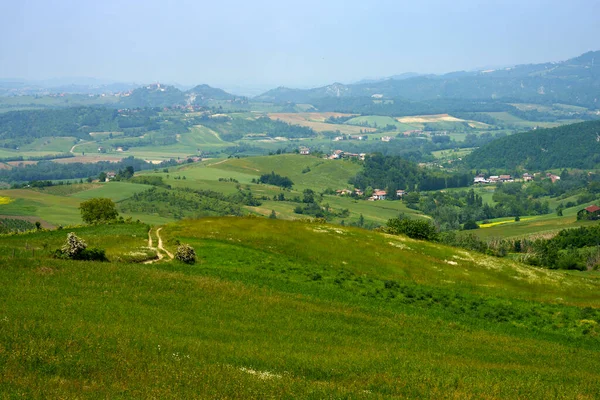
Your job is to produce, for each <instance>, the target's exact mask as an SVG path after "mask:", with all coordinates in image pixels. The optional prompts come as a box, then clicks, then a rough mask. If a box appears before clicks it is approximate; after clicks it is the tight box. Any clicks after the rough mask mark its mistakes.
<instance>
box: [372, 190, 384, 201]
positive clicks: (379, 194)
mask: <svg viewBox="0 0 600 400" xmlns="http://www.w3.org/2000/svg"><path fill="white" fill-rule="evenodd" d="M385 196H387V192H386V191H385V190H379V189H375V191H374V192H373V196H371V198H370V199H369V200H385Z"/></svg>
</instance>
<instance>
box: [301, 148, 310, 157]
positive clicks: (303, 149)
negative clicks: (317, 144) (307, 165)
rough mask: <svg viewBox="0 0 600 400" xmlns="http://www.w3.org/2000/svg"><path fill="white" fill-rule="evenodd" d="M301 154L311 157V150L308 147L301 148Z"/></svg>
mask: <svg viewBox="0 0 600 400" xmlns="http://www.w3.org/2000/svg"><path fill="white" fill-rule="evenodd" d="M300 154H303V155H305V156H306V155H309V154H310V149H309V148H308V147H304V146H301V147H300Z"/></svg>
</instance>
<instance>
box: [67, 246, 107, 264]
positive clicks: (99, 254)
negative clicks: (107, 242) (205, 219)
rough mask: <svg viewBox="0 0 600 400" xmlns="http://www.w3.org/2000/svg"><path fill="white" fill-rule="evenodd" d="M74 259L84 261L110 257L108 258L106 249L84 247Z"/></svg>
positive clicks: (103, 259)
mask: <svg viewBox="0 0 600 400" xmlns="http://www.w3.org/2000/svg"><path fill="white" fill-rule="evenodd" d="M73 259H74V260H84V261H108V258H106V251H105V250H104V249H99V248H97V247H90V248H86V249H83V250H82V251H81V252H79V253H78V254H77V255H76V256H75V257H73Z"/></svg>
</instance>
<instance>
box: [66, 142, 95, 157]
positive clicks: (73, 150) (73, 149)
mask: <svg viewBox="0 0 600 400" xmlns="http://www.w3.org/2000/svg"><path fill="white" fill-rule="evenodd" d="M88 143H94V141H87V142H81V143H77V144H74V145H73V147H71V150H69V153H71V154H75V153H74V152H75V148H76V147H77V146H81V145H83V144H88Z"/></svg>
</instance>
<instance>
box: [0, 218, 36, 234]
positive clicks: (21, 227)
mask: <svg viewBox="0 0 600 400" xmlns="http://www.w3.org/2000/svg"><path fill="white" fill-rule="evenodd" d="M35 228H36V226H35V224H33V223H31V222H29V221H25V220H23V219H16V218H0V234H3V233H12V232H25V231H30V230H33V229H35Z"/></svg>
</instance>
